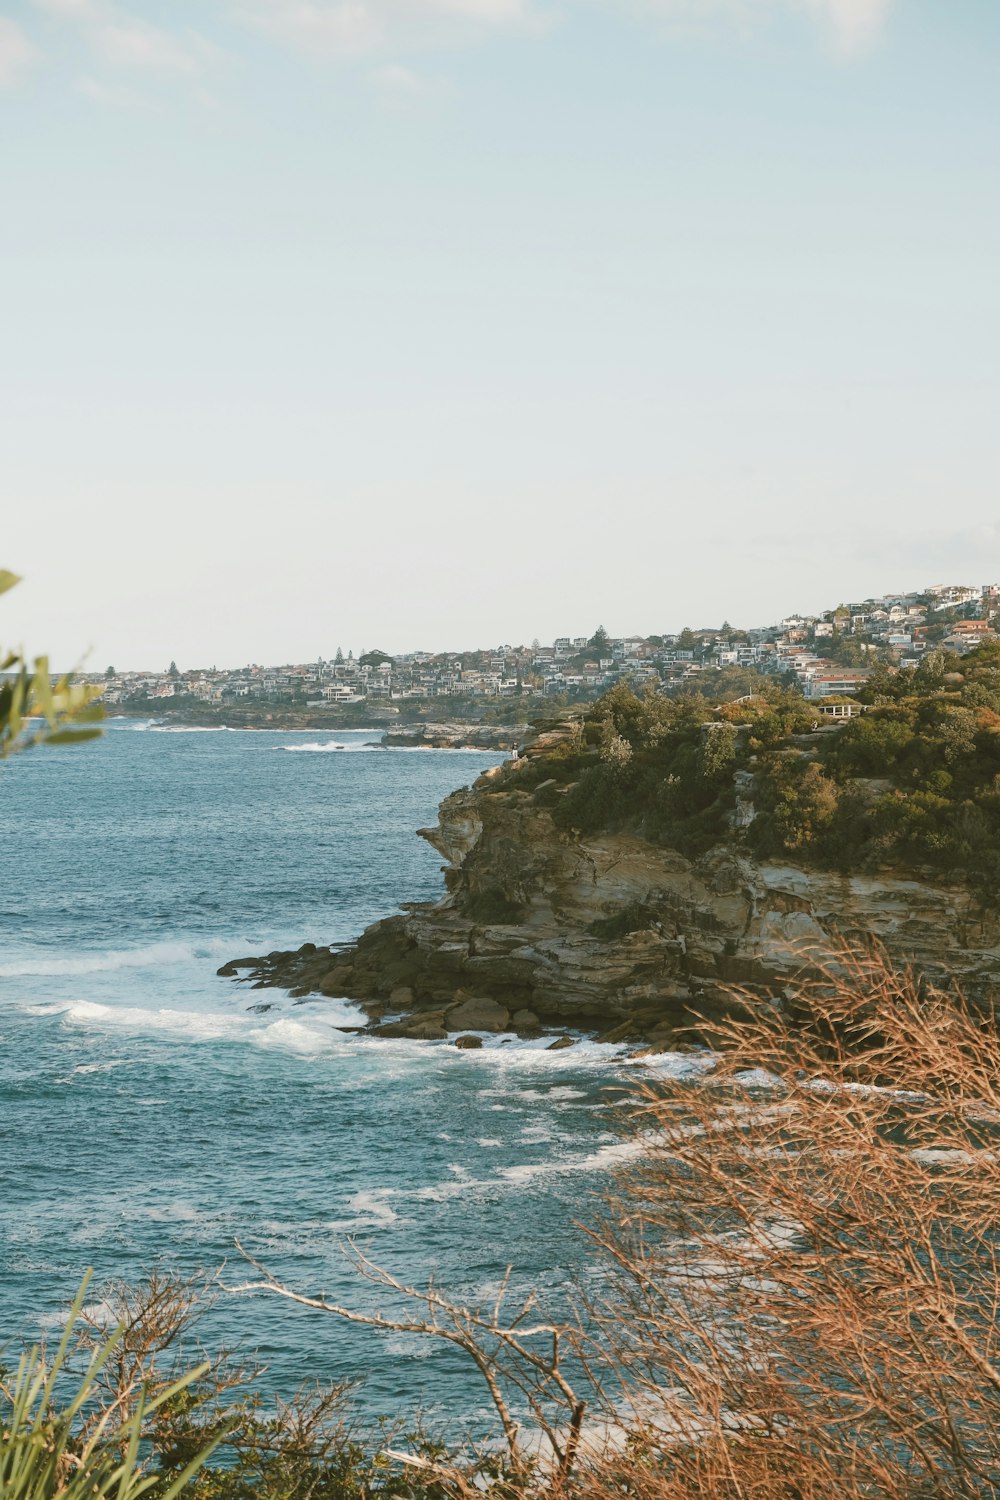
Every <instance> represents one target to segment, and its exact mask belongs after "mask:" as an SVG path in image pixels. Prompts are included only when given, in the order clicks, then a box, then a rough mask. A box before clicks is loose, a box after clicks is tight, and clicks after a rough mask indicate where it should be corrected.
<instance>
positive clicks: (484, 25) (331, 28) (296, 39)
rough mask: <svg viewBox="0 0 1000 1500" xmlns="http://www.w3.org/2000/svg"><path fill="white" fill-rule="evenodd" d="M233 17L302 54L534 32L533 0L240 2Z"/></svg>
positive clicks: (237, 2) (311, 0)
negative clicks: (491, 34) (511, 32)
mask: <svg viewBox="0 0 1000 1500" xmlns="http://www.w3.org/2000/svg"><path fill="white" fill-rule="evenodd" d="M233 14H234V15H235V16H236V17H237V18H238V19H239V20H241V21H242V22H243V23H244V24H246V25H250V26H253V27H255V28H256V29H257V30H260V31H265V32H267V33H268V34H269V35H271V36H274V37H276V38H278V39H279V40H281V41H282V42H284V43H286V44H287V45H290V46H293V47H295V48H297V49H299V50H301V51H304V52H311V53H320V54H323V53H327V54H332V55H337V54H350V53H371V52H376V51H379V50H383V49H385V48H387V47H395V46H398V45H410V46H422V47H426V46H433V45H435V44H450V43H452V42H454V41H457V40H462V39H463V38H465V37H468V36H477V35H484V34H489V33H490V32H495V31H500V30H511V29H519V28H530V27H531V26H532V25H533V24H534V23H535V20H536V14H535V10H534V7H533V0H236V6H235V10H234V12H233Z"/></svg>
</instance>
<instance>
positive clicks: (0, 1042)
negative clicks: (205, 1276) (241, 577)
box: [0, 720, 631, 1422]
mask: <svg viewBox="0 0 1000 1500" xmlns="http://www.w3.org/2000/svg"><path fill="white" fill-rule="evenodd" d="M376 738H377V732H375V731H358V732H351V733H343V734H339V735H336V736H333V735H326V734H323V735H320V736H317V734H316V732H315V731H312V732H308V733H289V732H285V731H274V732H271V731H266V732H262V731H226V730H194V729H180V728H167V727H163V726H158V725H157V724H155V723H152V722H140V721H134V720H112V721H111V722H110V723H109V725H108V727H107V733H106V735H105V736H104V738H103V739H102V740H99V741H96V742H94V743H92V744H89V745H85V746H82V747H80V748H78V749H74V750H55V749H52V750H45V749H39V750H35V751H32V752H30V753H29V754H26V755H23V756H20V757H15V758H14V759H12V760H11V761H9V762H7V763H5V764H3V765H0V819H2V828H3V876H2V885H0V1341H14V1343H16V1342H18V1341H20V1340H33V1339H37V1338H38V1337H40V1336H42V1335H43V1334H44V1333H45V1331H46V1330H47V1329H51V1328H52V1327H53V1326H54V1325H56V1324H57V1323H58V1321H59V1319H60V1317H61V1315H62V1313H63V1311H64V1310H65V1307H66V1305H67V1303H68V1301H69V1300H70V1298H71V1296H72V1294H73V1292H74V1290H75V1289H76V1286H77V1284H78V1283H79V1280H80V1278H81V1275H82V1273H83V1272H84V1270H85V1268H87V1267H93V1268H94V1272H95V1277H96V1281H97V1283H101V1282H106V1281H108V1280H111V1279H124V1280H128V1281H133V1282H134V1281H137V1280H139V1279H141V1278H142V1276H143V1275H144V1274H145V1273H147V1272H149V1271H150V1270H152V1269H154V1268H157V1269H161V1270H163V1269H166V1270H170V1271H176V1272H178V1273H182V1274H189V1273H194V1272H197V1271H199V1270H201V1271H208V1272H215V1271H217V1270H218V1269H219V1267H221V1266H222V1265H223V1263H226V1269H225V1271H224V1273H223V1279H224V1280H225V1279H227V1278H228V1280H229V1281H231V1282H237V1281H240V1280H243V1279H245V1277H246V1276H247V1274H249V1273H248V1271H247V1269H246V1267H245V1266H244V1265H243V1263H241V1262H240V1259H239V1253H238V1251H237V1249H236V1244H235V1242H236V1240H237V1239H239V1240H240V1241H241V1242H242V1243H243V1244H244V1245H245V1246H246V1247H247V1248H248V1249H249V1250H250V1251H251V1252H252V1253H253V1254H254V1255H255V1256H257V1257H259V1258H260V1259H261V1260H262V1261H264V1262H265V1263H266V1264H267V1265H268V1266H269V1267H270V1268H271V1269H272V1270H274V1271H275V1272H276V1273H277V1274H278V1275H280V1276H281V1277H282V1278H284V1279H285V1280H286V1281H287V1282H288V1283H289V1284H290V1285H292V1286H293V1287H295V1288H296V1289H297V1290H301V1291H304V1292H306V1293H310V1294H315V1293H316V1292H318V1291H321V1290H322V1291H324V1292H325V1293H327V1294H328V1295H329V1296H332V1297H334V1298H335V1299H336V1300H339V1301H340V1302H342V1303H344V1304H346V1305H348V1306H350V1307H354V1308H357V1309H359V1310H368V1311H371V1310H375V1309H381V1310H387V1311H392V1310H394V1309H395V1308H396V1307H397V1305H398V1304H397V1303H394V1302H393V1301H392V1300H391V1299H389V1300H387V1298H386V1295H385V1294H384V1293H381V1292H380V1291H379V1289H378V1288H376V1287H373V1286H372V1285H371V1284H370V1283H368V1282H366V1281H364V1280H363V1279H361V1278H360V1277H359V1276H358V1273H357V1271H356V1270H355V1269H354V1268H353V1267H352V1266H351V1264H350V1262H349V1259H348V1257H346V1256H345V1253H344V1247H345V1245H346V1244H347V1242H348V1241H350V1240H354V1241H356V1242H357V1243H358V1244H359V1245H361V1246H362V1247H363V1248H364V1250H365V1251H366V1253H368V1254H369V1255H370V1256H371V1257H372V1258H373V1259H374V1260H375V1261H376V1262H378V1263H380V1264H381V1265H383V1266H385V1267H386V1268H387V1269H388V1270H389V1271H390V1272H392V1273H393V1274H394V1275H396V1276H398V1277H400V1278H401V1279H402V1280H403V1281H405V1282H407V1283H410V1284H414V1285H417V1286H423V1285H426V1283H427V1280H428V1278H429V1277H430V1276H433V1277H434V1278H435V1280H436V1282H437V1283H438V1284H439V1285H440V1287H441V1288H442V1289H443V1290H445V1291H448V1292H452V1293H453V1294H454V1295H455V1296H456V1297H457V1298H459V1299H461V1300H468V1299H472V1300H476V1299H486V1298H490V1297H491V1294H495V1290H496V1287H497V1285H498V1283H499V1280H500V1278H501V1276H502V1274H503V1272H504V1270H505V1268H506V1266H507V1265H508V1264H510V1265H512V1266H513V1268H514V1270H513V1278H512V1285H513V1288H514V1292H515V1293H516V1292H517V1291H523V1290H526V1289H527V1288H529V1287H535V1288H536V1289H537V1290H538V1292H539V1295H540V1299H541V1303H542V1306H543V1307H545V1306H550V1307H551V1308H552V1309H553V1310H555V1311H558V1310H559V1309H560V1308H562V1307H563V1306H564V1305H565V1301H566V1298H567V1297H568V1296H572V1295H574V1292H575V1289H578V1288H581V1287H582V1288H583V1289H584V1290H586V1288H587V1286H588V1285H590V1283H591V1282H592V1281H593V1279H594V1278H597V1277H599V1276H600V1270H599V1267H597V1266H595V1264H594V1263H593V1262H592V1260H591V1258H590V1255H589V1251H588V1245H587V1240H586V1237H585V1235H584V1234H583V1232H582V1231H581V1230H580V1229H579V1228H578V1227H576V1226H577V1224H578V1222H583V1223H586V1222H588V1221H592V1220H593V1219H594V1218H595V1216H597V1215H598V1214H599V1212H600V1196H601V1194H602V1193H603V1192H604V1191H605V1190H606V1189H607V1187H608V1184H609V1169H610V1168H611V1167H612V1166H613V1165H614V1164H615V1162H616V1161H617V1160H619V1159H620V1158H621V1156H622V1155H623V1154H624V1153H627V1151H628V1150H629V1146H628V1143H627V1142H624V1141H623V1139H622V1136H621V1134H620V1131H619V1128H618V1120H617V1103H618V1101H619V1100H620V1098H621V1091H622V1089H623V1086H624V1085H625V1084H626V1082H627V1079H628V1077H629V1076H630V1071H631V1070H630V1067H629V1065H628V1064H627V1062H626V1060H625V1059H624V1058H623V1057H622V1056H620V1055H619V1053H618V1051H617V1050H616V1049H614V1048H608V1047H603V1046H600V1045H598V1044H596V1043H593V1042H589V1041H586V1040H583V1041H581V1043H580V1044H579V1045H578V1046H576V1047H574V1048H571V1049H568V1050H566V1051H560V1052H548V1051H546V1050H545V1043H544V1041H543V1042H525V1041H517V1040H512V1041H508V1042H506V1043H505V1042H502V1041H501V1040H500V1039H498V1038H487V1044H486V1046H484V1048H483V1050H482V1051H479V1052H475V1051H459V1050H457V1049H456V1048H455V1047H453V1046H451V1045H449V1044H447V1043H434V1042H408V1041H382V1040H376V1039H373V1038H367V1037H358V1036H354V1035H350V1034H346V1033H344V1032H342V1031H340V1030H338V1029H337V1028H338V1026H350V1025H352V1024H359V1022H361V1021H362V1020H363V1019H364V1018H363V1017H362V1016H361V1015H360V1013H359V1012H358V1011H357V1009H356V1008H355V1007H354V1006H352V1005H351V1004H350V1003H349V1002H347V1001H341V1000H325V999H315V1000H312V999H310V1000H307V1001H294V1000H291V999H290V998H288V997H287V996H285V995H284V994H283V993H282V992H280V991H271V990H252V989H250V988H248V987H247V986H245V985H242V984H238V983H234V982H233V981H232V980H229V979H222V978H219V977H217V975H216V972H215V971H216V969H217V967H218V966H219V965H220V964H221V963H223V962H224V961H225V960H227V959H231V958H239V957H242V956H245V955H249V954H259V953H265V952H267V951H269V950H271V949H275V948H287V947H293V946H298V945H299V944H300V943H302V942H303V941H305V940H311V941H314V942H317V943H328V942H336V941H340V940H346V939H349V938H352V937H354V936H356V935H357V934H358V933H359V932H360V931H361V929H362V928H363V927H364V926H365V925H366V924H367V923H369V922H371V921H373V920H375V919H376V918H378V917H382V916H386V915H388V914H390V913H391V912H393V911H394V910H396V909H397V907H398V905H399V903H400V902H403V901H414V900H416V901H420V900H428V899H434V898H436V897H437V896H439V895H440V894H441V893H442V892H443V881H442V876H441V869H440V865H441V861H440V856H439V855H437V854H436V853H435V851H434V850H433V849H431V848H430V847H429V846H428V845H427V844H426V843H424V842H423V841H422V840H420V839H418V838H416V837H415V833H414V830H415V829H416V828H417V827H420V826H423V825H426V824H428V823H430V822H433V821H434V817H435V812H436V808H437V804H438V803H439V801H440V800H441V798H442V797H443V796H445V795H446V794H447V793H448V792H449V791H452V790H454V789H455V788H456V787H458V786H461V785H463V784H466V785H467V784H469V783H471V782H472V781H473V780H474V779H475V777H476V776H477V775H478V774H479V773H480V772H481V771H482V770H484V769H485V768H486V767H487V766H488V765H491V764H495V763H496V762H497V761H498V760H499V759H501V757H499V756H496V755H490V754H482V753H474V752H465V751H423V750H418V751H407V750H382V749H380V748H375V747H373V745H372V743H371V742H372V741H373V740H374V739H376ZM259 1006H269V1007H270V1008H269V1009H266V1010H259V1009H257V1007H259ZM201 1338H202V1339H203V1341H204V1343H205V1345H206V1346H207V1347H210V1348H211V1347H214V1346H217V1345H220V1344H223V1343H224V1344H226V1345H228V1346H229V1347H236V1348H238V1349H240V1350H241V1351H243V1352H244V1354H247V1355H251V1354H252V1355H254V1356H255V1357H257V1358H259V1359H260V1361H261V1362H262V1363H263V1364H264V1365H266V1370H265V1371H264V1373H263V1374H262V1376H261V1377H260V1379H259V1382H258V1384H259V1387H260V1388H261V1389H262V1390H263V1391H264V1393H265V1394H273V1393H275V1392H277V1393H282V1392H283V1393H284V1394H286V1395H288V1394H290V1393H291V1392H292V1391H293V1390H295V1389H296V1388H297V1387H298V1386H299V1385H300V1384H301V1382H302V1381H303V1380H304V1379H305V1378H307V1377H308V1378H309V1379H321V1380H337V1381H340V1380H348V1379H356V1380H358V1381H360V1385H359V1388H358V1391H357V1395H356V1397H355V1401H356V1405H357V1408H358V1410H359V1412H360V1413H361V1414H362V1415H365V1416H370V1417H374V1416H379V1415H396V1414H399V1413H407V1414H409V1413H412V1412H415V1411H417V1410H421V1411H423V1412H424V1413H426V1414H427V1415H428V1416H429V1418H430V1419H431V1420H433V1418H434V1416H435V1414H438V1415H444V1414H446V1415H447V1417H448V1419H449V1421H451V1422H453V1421H454V1420H455V1419H456V1418H459V1419H462V1420H468V1421H470V1422H471V1421H474V1420H475V1419H476V1418H477V1416H478V1415H479V1414H480V1413H481V1411H482V1410H483V1407H484V1404H485V1403H484V1401H483V1393H482V1392H481V1391H480V1390H479V1389H478V1387H477V1385H476V1383H475V1377H474V1374H473V1372H472V1371H471V1367H470V1366H469V1365H468V1363H467V1362H466V1360H465V1358H464V1356H462V1355H461V1353H459V1352H456V1351H454V1350H452V1349H450V1348H449V1347H447V1346H445V1345H442V1344H441V1343H439V1342H438V1341H433V1340H426V1339H422V1338H420V1337H418V1336H416V1335H401V1334H386V1333H380V1332H378V1331H375V1330H372V1329H369V1328H364V1327H357V1326H353V1325H350V1324H346V1323H343V1322H341V1321H339V1320H336V1319H334V1318H332V1317H330V1316H329V1315H326V1314H323V1313H318V1312H310V1311H307V1310H304V1309H300V1308H294V1307H291V1306H290V1305H289V1304H287V1303H284V1302H281V1301H279V1300H278V1299H276V1298H274V1297H273V1296H270V1295H267V1294H263V1293H258V1294H253V1295H247V1294H244V1295H232V1294H222V1295H220V1296H219V1297H218V1299H217V1301H216V1302H215V1305H214V1306H213V1307H212V1308H211V1310H210V1311H209V1312H208V1313H207V1314H206V1318H205V1320H204V1324H203V1326H202V1328H201Z"/></svg>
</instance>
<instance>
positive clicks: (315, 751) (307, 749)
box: [274, 740, 362, 755]
mask: <svg viewBox="0 0 1000 1500" xmlns="http://www.w3.org/2000/svg"><path fill="white" fill-rule="evenodd" d="M274 748H275V749H276V750H288V751H290V752H291V754H293V755H296V754H298V755H325V754H326V753H327V752H328V751H330V750H346V749H347V746H346V745H342V744H340V743H339V742H338V741H334V740H328V741H327V743H326V744H325V745H321V744H320V743H319V741H318V740H312V741H310V743H309V744H308V745H275V747H274ZM360 748H362V747H360V746H357V745H355V746H354V749H356V750H357V749H360Z"/></svg>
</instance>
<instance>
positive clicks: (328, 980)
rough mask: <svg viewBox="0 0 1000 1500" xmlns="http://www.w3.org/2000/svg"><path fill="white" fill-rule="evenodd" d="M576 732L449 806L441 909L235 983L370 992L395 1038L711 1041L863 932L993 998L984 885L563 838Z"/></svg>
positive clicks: (377, 1027) (996, 921)
mask: <svg viewBox="0 0 1000 1500" xmlns="http://www.w3.org/2000/svg"><path fill="white" fill-rule="evenodd" d="M563 732H564V731H562V730H559V729H557V730H555V731H552V732H549V733H548V734H543V735H541V736H540V737H539V738H538V739H536V741H535V743H534V744H533V745H532V746H531V747H529V749H528V751H527V754H526V755H524V756H523V757H522V758H521V759H520V760H518V761H515V762H514V763H512V764H508V765H506V766H503V767H491V768H490V769H489V770H487V771H486V772H485V773H484V774H483V775H482V776H480V777H479V779H478V780H477V781H476V783H475V784H474V785H473V787H472V788H471V789H469V790H462V791H458V792H455V793H453V794H452V795H451V796H449V797H447V798H446V799H445V800H444V802H443V803H442V804H441V808H440V811H439V816H438V823H437V826H436V827H434V828H431V829H422V830H420V833H421V836H422V837H424V838H426V839H427V840H428V841H429V842H430V843H431V844H432V845H433V846H434V848H435V849H437V850H438V851H439V852H440V853H441V855H442V856H443V857H444V859H445V861H446V864H445V867H444V875H445V884H446V888H447V889H446V894H445V896H444V897H443V898H442V899H441V900H440V901H437V902H434V903H423V904H414V905H410V906H408V907H404V909H403V910H402V911H401V912H400V913H399V914H398V915H396V916H393V917H389V918H387V919H385V920H384V921H381V922H377V923H375V924H374V925H373V926H371V927H369V928H368V929H367V930H366V931H365V932H364V933H362V934H361V936H360V937H359V938H358V940H357V941H356V942H354V943H350V944H346V945H344V946H342V947H336V948H334V947H331V948H325V949H317V948H313V947H312V946H311V945H309V944H306V945H305V946H304V947H302V948H300V949H298V950H297V951H296V952H294V953H272V954H269V955H267V956H266V957H264V958H256V959H249V958H248V959H241V960H237V961H235V962H234V963H232V964H228V965H224V966H223V968H222V969H221V970H220V973H222V974H226V975H229V976H231V977H235V976H238V977H239V978H240V979H241V980H242V981H243V982H249V983H250V984H251V985H253V986H255V987H257V988H267V987H271V986H276V987H279V988H283V989H287V990H290V991H291V993H292V995H293V996H296V997H304V996H306V995H325V996H330V997H342V998H347V999H350V1000H354V1001H356V1002H358V1003H359V1004H360V1005H361V1006H362V1007H363V1008H364V1009H365V1011H366V1013H367V1014H368V1016H369V1018H370V1021H369V1025H368V1026H367V1027H366V1028H364V1029H366V1030H370V1031H371V1032H372V1033H373V1034H375V1035H381V1036H411V1037H414V1038H416V1039H428V1040H429V1039H443V1038H445V1037H453V1036H454V1035H455V1034H456V1033H457V1034H465V1033H467V1032H471V1031H487V1032H489V1031H511V1032H514V1033H519V1034H527V1035H535V1036H538V1035H542V1034H544V1033H545V1032H547V1031H551V1032H552V1033H553V1037H554V1040H555V1041H557V1042H559V1043H560V1044H561V1045H566V1044H567V1043H566V1042H564V1041H562V1038H563V1037H564V1036H565V1035H566V1033H568V1032H569V1031H584V1032H587V1033H589V1034H591V1035H593V1036H596V1037H598V1038H599V1039H603V1040H605V1041H608V1042H623V1043H631V1044H634V1045H635V1046H636V1047H639V1048H645V1049H650V1048H653V1049H657V1050H676V1049H677V1048H678V1047H686V1046H692V1045H698V1043H699V1042H700V1041H701V1040H703V1039H702V1038H701V1037H700V1035H699V1031H698V1023H699V1021H703V1022H704V1021H714V1020H716V1019H718V1018H720V1017H721V1016H723V1015H725V1014H728V1013H731V1012H732V1010H733V1008H734V1005H736V1004H743V1005H745V1004H751V1005H752V1004H754V1003H756V1002H758V1001H759V1002H760V1003H765V1004H773V1003H774V1002H775V1001H776V1000H777V1001H779V1002H780V1001H781V1000H782V998H783V997H786V996H789V995H790V994H791V993H792V991H793V988H794V980H795V977H796V975H797V974H800V973H801V971H802V969H803V966H804V964H805V962H806V960H807V957H808V955H809V953H810V952H811V953H812V954H814V955H815V953H817V952H823V951H826V950H828V949H829V947H830V945H831V942H832V941H836V940H837V939H838V938H843V937H850V936H852V935H856V936H858V937H860V938H861V939H863V940H868V939H870V938H871V937H873V936H874V937H876V938H878V939H879V940H880V941H881V942H882V943H884V945H885V946H886V948H887V949H888V951H889V953H890V955H891V956H892V957H893V958H894V959H897V960H898V961H900V962H903V963H912V964H914V965H915V966H916V967H917V968H918V969H920V970H921V971H923V972H926V973H928V974H930V975H932V976H933V977H935V978H938V979H941V978H944V979H945V980H946V981H947V980H950V979H951V978H956V979H957V980H958V981H959V983H960V984H961V985H962V986H963V988H964V989H965V990H966V992H967V993H968V994H969V995H970V997H972V998H974V999H982V1000H984V1001H988V1000H989V999H990V997H991V996H992V995H993V994H994V993H995V992H996V990H997V988H998V986H1000V912H997V911H996V910H993V909H990V908H984V907H983V906H982V905H981V904H980V903H979V902H978V900H977V898H976V895H975V892H974V891H973V890H971V889H970V888H969V887H968V886H966V885H947V884H943V883H940V882H936V881H931V880H930V879H926V878H923V877H922V876H917V875H914V874H910V873H907V872H899V871H884V872H873V873H867V874H864V875H840V874H836V873H831V872H829V871H823V870H816V869H806V868H800V867H797V866H793V865H789V864H781V865H779V864H776V863H766V862H755V861H754V860H752V859H750V858H749V857H748V856H747V855H746V854H744V853H743V852H742V851H741V850H739V849H738V848H737V847H736V846H735V845H729V844H722V845H719V846H717V847H716V848H714V849H712V850H710V851H709V852H708V853H706V854H705V855H703V856H702V857H700V858H699V859H696V860H689V859H686V858H685V857H684V856H682V855H681V854H679V853H678V852H677V851H675V850H671V849H669V848H664V847H662V846H657V845H653V844H651V843H649V842H648V841H646V840H644V839H641V838H639V837H636V836H634V835H631V834H625V833H602V834H599V835H594V836H586V837H584V836H580V835H577V834H574V833H573V832H571V831H567V830H565V829H562V828H559V827H558V826H557V825H556V823H555V822H554V821H553V818H552V814H551V811H550V807H549V806H548V805H547V803H548V801H549V799H548V798H547V797H546V784H545V783H542V784H541V785H539V784H538V783H537V776H536V777H532V776H531V775H524V774H523V768H524V767H526V766H528V765H530V764H531V762H532V760H533V759H534V758H535V757H536V756H538V755H544V754H545V753H546V752H547V751H549V750H552V749H553V748H558V744H559V739H560V735H561V734H562V733H563ZM522 788H523V789H522ZM736 988H739V990H740V991H741V996H742V998H741V1000H740V1001H739V1002H737V1001H736V1000H734V990H735V989H736Z"/></svg>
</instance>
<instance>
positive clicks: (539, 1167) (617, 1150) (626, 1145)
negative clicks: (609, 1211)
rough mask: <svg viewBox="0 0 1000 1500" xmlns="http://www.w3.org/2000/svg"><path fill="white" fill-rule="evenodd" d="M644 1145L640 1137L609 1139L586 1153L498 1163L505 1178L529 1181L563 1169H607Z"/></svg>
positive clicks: (636, 1152)
mask: <svg viewBox="0 0 1000 1500" xmlns="http://www.w3.org/2000/svg"><path fill="white" fill-rule="evenodd" d="M643 1149H644V1146H643V1142H642V1141H641V1140H639V1139H638V1138H637V1139H634V1140H630V1141H613V1142H611V1144H610V1145H607V1146H599V1147H598V1148H597V1150H596V1151H591V1152H589V1153H588V1154H587V1155H586V1156H555V1157H551V1158H550V1159H549V1160H548V1161H539V1162H521V1163H519V1164H518V1165H517V1166H513V1167H501V1169H500V1176H501V1177H502V1178H504V1179H505V1181H507V1182H530V1181H532V1179H533V1178H535V1177H552V1176H561V1175H562V1174H563V1173H564V1172H611V1171H613V1170H614V1169H615V1167H618V1166H620V1165H621V1164H622V1162H626V1161H632V1160H633V1159H634V1158H635V1157H637V1156H639V1155H641V1153H642V1151H643Z"/></svg>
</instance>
